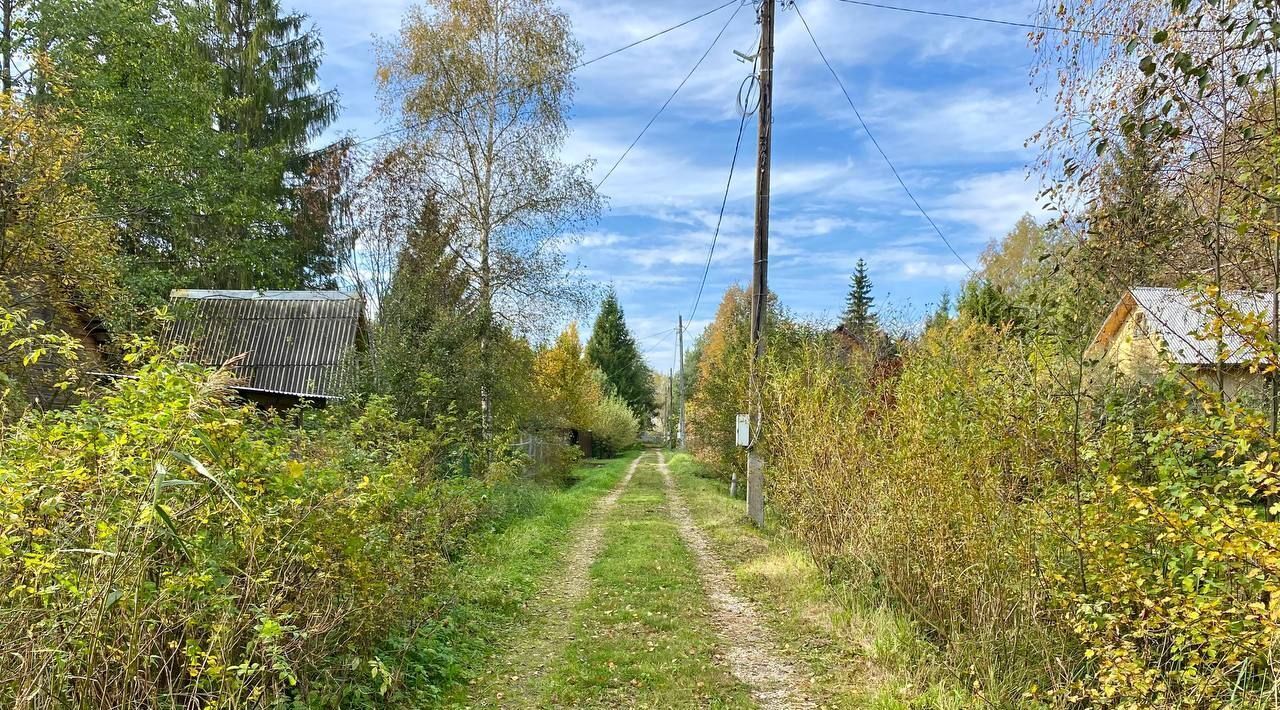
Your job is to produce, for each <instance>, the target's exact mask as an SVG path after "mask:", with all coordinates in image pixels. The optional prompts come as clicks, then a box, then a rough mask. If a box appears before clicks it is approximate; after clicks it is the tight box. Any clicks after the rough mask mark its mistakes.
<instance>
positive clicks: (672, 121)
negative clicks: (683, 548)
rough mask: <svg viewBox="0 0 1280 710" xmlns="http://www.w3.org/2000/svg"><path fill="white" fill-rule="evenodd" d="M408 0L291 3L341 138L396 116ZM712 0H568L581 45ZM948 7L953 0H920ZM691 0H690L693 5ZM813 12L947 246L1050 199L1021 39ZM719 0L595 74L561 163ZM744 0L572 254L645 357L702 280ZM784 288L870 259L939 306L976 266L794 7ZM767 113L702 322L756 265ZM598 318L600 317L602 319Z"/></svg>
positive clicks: (638, 29)
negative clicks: (377, 83) (336, 94)
mask: <svg viewBox="0 0 1280 710" xmlns="http://www.w3.org/2000/svg"><path fill="white" fill-rule="evenodd" d="M1037 2H1038V0H973V1H972V2H968V3H966V4H965V11H966V12H969V13H973V14H979V15H986V16H991V17H999V18H1005V19H1012V20H1019V19H1025V18H1026V17H1028V16H1029V15H1030V14H1031V13H1032V12H1034V11H1035V9H1036V4H1037ZM410 4H411V3H410V2H409V0H367V1H366V2H362V3H354V4H353V3H350V2H346V1H345V0H344V1H342V2H339V0H308V1H306V2H303V1H302V0H297V1H295V2H294V3H293V4H292V7H293V9H297V10H300V11H302V12H305V13H308V14H309V15H311V17H312V19H313V21H314V22H315V24H316V26H317V27H318V29H319V30H320V32H321V33H322V35H323V36H324V39H325V41H326V47H327V51H328V58H327V60H326V63H325V66H324V69H323V71H322V76H321V84H322V86H324V87H326V88H328V87H334V88H337V89H339V90H340V91H341V92H342V95H343V104H344V117H343V118H342V120H341V121H340V122H339V124H338V125H337V126H335V127H334V129H332V130H331V131H330V133H331V134H334V135H336V134H337V133H340V132H343V131H353V132H356V133H358V134H360V135H371V134H373V133H376V132H380V131H381V130H385V129H386V128H387V124H385V123H384V122H382V120H381V117H380V107H379V102H378V99H377V97H376V95H375V91H374V85H373V75H374V69H375V66H374V53H373V49H374V42H373V37H374V36H375V35H380V36H384V37H387V36H392V35H394V34H395V33H396V32H397V30H398V28H399V26H400V22H401V17H402V15H403V12H404V11H405V10H406V9H407V8H408V7H409V6H410ZM713 4H714V1H713V0H707V2H705V3H703V2H698V3H689V2H688V0H561V2H560V6H561V7H562V8H563V9H564V10H565V11H566V12H567V13H568V14H569V16H570V19H571V21H572V23H573V27H574V32H575V36H576V37H577V38H578V40H579V41H580V42H581V43H582V46H583V56H584V57H592V56H596V55H598V54H601V53H603V52H606V51H609V50H612V49H615V48H617V47H620V46H622V45H624V44H626V43H628V42H632V41H635V40H637V39H640V38H642V37H644V36H647V35H649V34H652V33H653V32H656V31H658V30H661V29H663V28H665V27H669V26H671V25H674V24H675V23H677V22H680V21H683V20H685V19H688V18H689V17H692V16H693V15H695V14H697V13H699V12H702V11H703V10H705V9H709V8H710V7H711V6H713ZM912 4H913V6H917V7H921V8H925V9H937V10H943V11H946V10H953V9H954V3H953V2H952V1H951V0H913V3H912ZM695 5H696V6H695ZM800 6H801V9H802V11H803V12H804V13H805V17H806V19H807V20H808V21H809V24H810V26H811V27H812V28H813V29H814V32H815V33H816V34H817V36H818V39H819V41H820V42H821V43H822V44H823V48H824V50H826V53H827V56H828V58H829V59H830V60H831V61H832V63H833V65H834V66H835V67H836V70H837V71H838V72H839V73H840V74H841V76H842V77H843V78H844V80H845V82H846V86H847V88H848V89H849V91H850V93H851V95H852V96H853V98H854V100H855V101H856V102H857V103H858V106H859V108H860V109H861V110H862V111H863V115H864V117H865V118H866V119H867V121H868V123H869V124H870V125H871V129H872V130H873V131H874V132H875V134H876V137H877V139H878V140H879V141H880V143H881V145H882V146H883V147H884V149H885V150H886V151H887V152H888V153H889V155H890V156H891V157H892V158H893V160H894V161H895V163H896V164H897V166H898V168H899V170H900V172H901V174H902V177H903V179H904V180H905V181H906V182H907V184H908V185H909V186H910V187H911V189H912V190H913V192H915V194H916V196H917V198H918V199H919V200H920V202H921V204H922V205H924V207H925V209H926V210H928V211H929V213H930V214H931V215H932V216H933V218H934V219H935V221H936V222H937V223H938V225H939V227H940V228H941V229H942V230H943V232H944V233H945V234H946V235H947V237H948V239H949V240H951V241H952V243H953V244H954V245H955V246H956V248H957V249H959V250H960V252H961V254H962V256H964V257H965V258H966V259H967V260H970V263H973V260H974V259H976V256H977V254H978V252H979V251H980V250H981V249H982V247H983V246H984V245H985V243H986V242H987V241H988V240H990V239H993V238H998V237H999V236H1000V235H1002V234H1004V233H1005V231H1007V230H1008V229H1009V228H1010V227H1011V226H1012V225H1013V223H1014V222H1015V221H1016V220H1017V219H1018V217H1020V216H1021V215H1022V214H1023V213H1026V212H1031V213H1032V214H1038V200H1037V199H1036V195H1037V193H1038V190H1039V184H1038V182H1036V181H1034V180H1032V181H1028V180H1027V179H1026V172H1025V166H1026V164H1027V163H1028V162H1029V161H1030V158H1031V156H1030V154H1029V152H1028V150H1027V149H1026V148H1024V146H1023V142H1024V141H1025V139H1026V138H1027V137H1028V135H1029V134H1030V133H1031V132H1033V131H1034V130H1035V129H1036V128H1038V127H1039V126H1040V125H1041V124H1042V123H1043V120H1044V118H1045V115H1046V112H1047V110H1048V107H1046V106H1044V105H1042V104H1041V103H1039V102H1038V97H1037V95H1036V93H1035V92H1034V91H1033V90H1032V88H1031V87H1030V86H1029V85H1028V82H1027V67H1028V65H1029V64H1030V62H1031V61H1032V59H1033V57H1032V56H1031V53H1030V52H1029V51H1028V50H1027V48H1026V38H1025V35H1024V33H1023V32H1021V31H1019V30H1016V29H1010V28H1002V27H995V26H988V25H975V24H971V23H963V22H960V21H956V20H948V19H945V18H930V17H922V16H917V15H905V14H903V13H898V12H893V11H888V10H882V9H875V8H869V7H861V6H854V5H849V4H847V3H841V2H838V1H837V0H802V2H801V3H800ZM731 12H732V9H726V10H724V11H722V12H719V13H716V14H715V15H712V16H710V17H707V18H704V19H702V20H699V21H698V22H696V23H693V24H690V25H688V26H686V27H683V28H681V29H679V30H676V31H673V32H670V33H668V34H665V35H663V36H662V37H660V38H658V39H655V40H653V41H651V42H647V43H644V44H641V45H639V46H637V47H635V48H633V49H631V50H628V51H626V52H623V53H621V54H618V55H616V56H613V57H610V58H608V59H606V60H604V61H601V62H598V63H596V64H593V65H591V66H590V67H587V68H585V69H584V70H582V71H581V72H579V73H578V75H577V76H576V77H575V78H576V79H577V92H576V95H575V105H574V107H573V109H572V116H571V120H570V129H571V134H570V137H569V139H568V142H567V144H566V145H565V147H564V150H563V152H562V157H563V159H564V160H566V161H567V162H579V161H583V160H588V159H590V160H594V161H595V168H594V170H595V175H596V177H597V179H598V178H600V177H602V176H603V175H604V171H606V170H607V169H608V168H609V167H610V166H611V165H612V163H613V162H614V161H615V160H616V159H617V158H618V156H619V155H621V154H622V152H623V150H625V149H626V147H627V145H628V144H629V143H630V142H631V141H632V139H634V138H635V136H636V134H637V133H638V132H639V130H640V129H641V127H643V126H644V124H645V122H646V121H648V120H649V117H650V116H651V115H652V114H653V112H654V110H656V108H657V107H658V105H659V104H660V103H661V102H662V101H663V100H665V99H666V97H667V96H668V95H669V94H670V92H671V90H672V89H673V88H674V87H675V85H676V84H677V83H678V82H679V81H680V79H681V78H682V77H683V76H684V75H685V73H686V72H688V70H689V68H690V67H691V66H692V65H693V63H694V62H695V61H697V59H698V57H699V56H700V55H701V54H702V52H703V51H705V49H706V47H707V46H708V45H709V44H710V42H711V39H712V37H714V35H715V33H716V32H718V31H719V30H720V28H721V27H722V26H723V25H724V22H725V21H726V20H727V19H728V17H729V13H731ZM754 19H755V18H754V12H753V10H752V6H751V5H750V4H748V5H746V6H745V7H743V9H742V10H741V11H740V12H739V13H738V16H737V17H736V18H735V19H734V21H733V23H732V25H730V27H729V29H728V30H727V31H726V32H725V35H724V37H723V39H722V40H721V43H720V44H719V45H718V46H717V47H716V49H715V50H714V51H712V52H711V54H710V55H709V56H708V57H707V60H706V61H705V63H704V64H703V66H702V67H701V68H700V69H699V70H698V72H697V73H696V74H695V75H694V76H693V78H692V79H691V80H690V81H689V83H688V85H687V86H686V87H685V88H684V89H683V90H682V91H681V93H680V95H679V96H678V97H677V98H676V100H675V101H673V102H672V104H671V105H670V106H669V107H668V109H667V110H666V112H665V113H664V114H663V115H662V117H661V118H660V119H659V120H658V121H657V123H655V124H654V126H653V127H652V128H651V129H650V130H649V132H648V134H647V135H646V136H645V137H644V139H643V140H642V141H641V142H640V143H639V144H638V145H637V146H636V147H635V149H634V150H632V152H631V154H630V155H629V156H628V157H627V159H626V161H625V162H623V164H622V165H621V166H619V167H618V169H617V170H616V171H615V172H614V174H613V175H612V176H611V177H610V178H609V181H608V182H607V183H606V184H605V186H604V189H603V192H604V193H606V194H607V196H608V198H609V200H608V204H609V207H608V211H607V212H606V214H605V215H604V217H603V219H602V220H601V222H600V224H599V225H597V226H596V228H594V229H592V230H590V231H588V232H586V233H583V234H581V235H578V236H579V238H578V239H577V240H576V243H574V244H572V245H571V246H568V247H566V249H567V251H568V252H569V253H570V257H571V260H572V261H576V262H580V263H581V264H582V266H583V268H584V272H585V273H586V274H587V275H588V276H589V277H590V278H592V279H594V280H596V281H598V282H600V283H612V284H614V285H615V287H616V288H617V291H618V294H619V298H620V299H621V300H622V305H623V306H624V308H625V310H626V313H627V318H628V322H629V323H630V324H631V326H632V330H633V331H634V332H635V333H636V334H637V335H650V334H654V333H657V332H658V331H663V330H666V331H668V332H666V333H659V334H658V335H656V337H654V338H651V339H649V340H648V341H646V342H645V343H642V344H641V347H642V349H643V350H644V351H645V353H646V356H647V357H649V360H650V362H651V363H652V364H653V365H654V366H655V367H658V368H661V369H663V370H664V371H665V369H666V368H667V367H668V366H669V365H670V363H671V361H672V353H673V347H674V337H673V336H672V334H671V332H670V329H671V328H672V327H673V326H674V322H673V320H674V317H675V314H677V313H680V312H682V311H687V310H688V309H689V306H690V305H691V303H692V300H693V296H694V294H695V292H696V289H697V287H698V285H699V284H700V283H701V281H702V273H703V268H704V266H705V265H706V261H707V255H708V250H709V248H710V244H711V241H712V234H713V231H714V229H715V225H716V222H717V220H718V219H719V213H720V201H721V199H722V197H723V195H724V189H725V183H726V180H727V178H728V171H729V163H730V159H731V157H732V155H733V149H734V138H735V135H736V133H737V130H738V125H739V120H740V114H739V112H738V111H739V107H738V95H739V90H740V88H741V86H742V81H743V79H744V78H745V77H746V76H747V75H748V72H749V71H750V67H749V65H746V64H744V63H742V62H741V61H740V60H739V59H738V57H736V56H735V55H734V54H733V50H735V49H736V50H740V51H742V52H744V53H747V54H750V53H752V52H754V51H755V44H756V38H757V34H758V28H757V26H756V25H755V23H754ZM776 68H777V77H776V78H777V86H776V93H775V100H776V103H775V109H776V114H775V123H774V140H775V143H774V154H773V170H774V172H773V181H772V183H773V186H772V187H773V189H772V225H771V227H772V229H771V234H772V240H771V249H770V252H771V254H770V255H771V259H770V270H771V278H770V281H771V284H773V286H774V288H775V290H776V291H777V292H778V294H779V296H780V298H781V299H782V301H783V302H784V303H785V304H786V305H788V306H789V307H791V308H792V309H793V310H795V311H797V312H798V313H801V314H811V315H822V314H830V313H833V312H838V311H839V308H840V305H841V303H842V302H843V298H844V293H845V290H846V289H847V286H848V278H849V273H850V272H851V271H852V269H853V265H854V263H855V262H856V261H857V260H858V259H859V258H863V259H866V260H867V262H868V263H869V264H870V265H871V272H872V277H873V279H874V280H875V282H876V285H877V288H876V295H877V297H878V298H879V299H880V301H879V303H881V304H885V305H888V302H889V301H895V302H910V303H917V304H928V303H932V302H935V301H936V300H937V297H938V294H939V293H940V292H941V291H942V290H943V289H944V288H949V289H951V290H953V291H954V290H955V288H956V286H957V285H958V283H959V282H960V280H962V279H963V278H964V276H965V273H966V272H965V269H964V267H963V266H961V265H960V264H959V262H958V261H957V260H956V259H955V257H953V256H952V255H951V253H950V252H949V251H948V250H947V248H946V246H945V245H943V244H942V242H941V240H939V239H938V238H937V235H936V234H934V233H933V232H932V230H931V229H930V228H929V226H928V224H927V223H926V222H925V221H924V220H923V218H922V217H921V216H920V214H919V213H918V212H917V211H916V209H915V207H914V206H913V205H912V204H911V202H910V201H909V200H908V199H907V198H906V196H905V195H904V194H903V192H902V190H901V188H900V187H899V186H898V184H897V182H896V180H895V179H894V177H893V175H892V174H891V173H890V172H889V170H888V168H887V167H886V166H885V165H884V163H883V161H882V160H881V158H880V156H879V154H878V153H877V152H876V151H875V149H874V147H873V146H872V145H871V144H870V142H869V141H868V139H867V136H866V134H865V132H863V130H862V128H861V126H860V125H859V124H858V122H857V120H856V119H855V118H854V116H853V115H852V112H850V111H849V107H848V104H847V103H846V102H845V99H844V96H843V95H842V94H841V93H840V90H839V88H838V87H837V86H836V85H835V83H834V82H833V81H832V79H831V76H830V75H829V74H828V73H827V69H826V67H825V66H823V65H822V63H821V60H820V59H819V58H818V56H817V54H816V53H815V52H814V50H813V47H812V46H811V44H810V41H809V38H808V35H807V34H805V33H804V30H803V28H802V27H801V26H800V24H799V22H798V19H797V17H796V15H795V13H794V11H792V10H789V9H784V10H782V11H781V13H780V16H779V22H778V34H777V61H776ZM755 146H756V141H755V117H754V116H752V117H750V118H748V120H747V123H746V131H745V135H744V136H743V140H742V146H741V152H740V155H739V157H738V171H737V173H736V175H734V180H733V187H732V190H731V191H730V194H729V200H728V204H727V209H726V212H725V215H724V219H723V223H722V225H721V234H720V236H719V239H718V240H717V243H716V252H715V257H714V258H713V259H712V262H711V268H710V270H709V272H708V275H707V282H706V284H707V285H706V292H705V294H704V295H703V298H702V304H701V305H700V306H699V309H698V317H697V321H696V322H694V323H692V324H691V326H690V329H691V335H690V339H692V333H696V332H697V331H698V330H700V329H701V328H702V327H704V326H705V325H706V323H707V322H709V319H710V318H711V317H712V315H713V314H714V312H715V308H716V305H717V304H718V303H719V301H720V298H721V295H722V293H723V290H724V288H725V287H727V286H728V285H729V284H731V283H734V282H739V283H741V282H745V281H746V280H748V278H749V276H750V270H751V262H752V257H751V241H752V238H751V234H752V224H753V218H754V209H753V207H754V199H753V193H754V177H755V174H754V167H755V166H754V162H755ZM586 326H589V321H588V322H587V324H586Z"/></svg>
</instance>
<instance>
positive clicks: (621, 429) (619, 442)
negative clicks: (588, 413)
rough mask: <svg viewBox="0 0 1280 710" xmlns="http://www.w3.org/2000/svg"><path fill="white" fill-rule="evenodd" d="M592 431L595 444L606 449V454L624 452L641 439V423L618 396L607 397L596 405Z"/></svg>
mask: <svg viewBox="0 0 1280 710" xmlns="http://www.w3.org/2000/svg"><path fill="white" fill-rule="evenodd" d="M592 420H593V421H592V425H591V430H592V434H593V435H594V437H595V439H594V441H595V442H598V443H599V444H600V445H601V446H603V447H604V449H603V450H604V452H605V453H606V454H614V453H617V452H619V451H624V450H626V449H629V448H631V447H632V446H634V445H635V443H636V441H638V440H639V438H640V422H639V421H638V420H637V419H636V415H635V414H634V413H633V412H632V411H631V407H629V406H628V405H627V402H626V400H624V399H622V398H621V397H619V396H617V395H612V394H611V395H606V396H605V397H603V398H602V399H601V400H600V401H599V402H598V403H597V404H596V405H595V411H594V413H593V415H592Z"/></svg>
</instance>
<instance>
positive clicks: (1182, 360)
mask: <svg viewBox="0 0 1280 710" xmlns="http://www.w3.org/2000/svg"><path fill="white" fill-rule="evenodd" d="M1223 296H1224V298H1225V300H1226V301H1227V302H1228V303H1229V304H1230V305H1231V308H1233V309H1234V310H1236V311H1238V312H1239V313H1241V314H1243V315H1247V316H1250V317H1254V318H1257V317H1261V318H1263V322H1265V323H1271V322H1273V317H1272V316H1271V314H1272V303H1273V301H1272V296H1271V294H1270V293H1266V292H1258V291H1229V292H1227V293H1225V294H1223ZM1213 320H1214V314H1213V313H1212V309H1211V308H1209V307H1208V306H1207V305H1206V304H1204V303H1203V301H1202V298H1201V297H1200V296H1199V295H1198V294H1196V293H1195V292H1191V291H1184V290H1181V289H1176V288H1157V287H1150V286H1144V287H1135V288H1131V289H1129V290H1128V291H1126V292H1125V293H1124V295H1123V296H1121V298H1120V301H1119V303H1117V304H1116V306H1115V308H1113V309H1112V310H1111V313H1110V314H1108V315H1107V318H1106V319H1105V320H1104V321H1103V323H1102V327H1101V328H1100V329H1099V330H1098V334H1097V335H1096V336H1095V337H1094V339H1093V342H1092V344H1090V346H1089V349H1088V350H1087V351H1086V352H1085V354H1086V356H1087V357H1090V358H1091V359H1093V360H1095V361H1097V362H1099V363H1102V364H1106V365H1109V366H1110V367H1111V368H1113V369H1114V370H1115V371H1116V372H1118V373H1120V374H1122V375H1126V376H1128V377H1131V378H1135V379H1143V380H1147V379H1153V378H1155V377H1158V376H1160V375H1162V374H1165V373H1167V372H1169V371H1170V369H1171V368H1182V369H1183V370H1184V371H1185V372H1187V373H1188V374H1190V375H1191V376H1193V377H1196V378H1197V379H1199V380H1202V381H1204V380H1208V378H1210V377H1213V376H1216V373H1217V369H1218V366H1219V363H1220V364H1221V366H1222V369H1223V374H1224V386H1225V389H1226V391H1227V394H1228V395H1234V394H1236V393H1238V392H1240V391H1241V390H1243V389H1245V388H1247V387H1250V386H1253V385H1255V384H1256V383H1257V382H1259V381H1260V376H1259V375H1258V374H1256V373H1254V372H1251V371H1250V370H1251V368H1250V365H1251V363H1252V362H1253V361H1254V359H1255V352H1254V349H1253V348H1252V347H1251V346H1250V344H1249V343H1248V341H1247V339H1246V338H1245V337H1244V336H1243V335H1242V334H1241V333H1240V332H1238V331H1236V330H1234V329H1231V328H1227V329H1226V330H1225V332H1223V333H1222V335H1221V337H1215V336H1213V335H1211V334H1210V332H1209V331H1210V325H1211V324H1212V322H1213Z"/></svg>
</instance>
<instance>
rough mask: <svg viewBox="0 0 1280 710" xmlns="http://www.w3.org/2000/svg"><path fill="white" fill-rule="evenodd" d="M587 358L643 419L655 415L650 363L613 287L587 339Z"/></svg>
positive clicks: (601, 306) (602, 304)
mask: <svg viewBox="0 0 1280 710" xmlns="http://www.w3.org/2000/svg"><path fill="white" fill-rule="evenodd" d="M587 357H588V358H589V359H590V360H591V362H592V363H593V364H594V365H595V366H596V367H598V368H600V371H601V372H603V373H604V375H605V379H606V380H607V384H608V387H609V389H610V390H612V392H613V394H616V395H618V396H619V397H621V398H622V399H623V400H625V401H626V403H627V406H628V407H630V408H631V411H632V412H634V413H635V415H636V416H637V417H639V418H640V419H641V420H642V421H644V420H647V419H648V418H649V416H650V415H652V414H653V412H654V410H655V408H656V407H655V399H656V397H655V395H654V392H653V380H652V376H651V373H650V371H649V366H648V365H646V364H645V362H644V358H643V357H642V356H641V355H640V349H639V347H637V346H636V341H635V338H633V337H632V336H631V332H630V331H629V330H628V329H627V323H626V320H625V318H624V317H623V314H622V307H621V306H620V305H618V296H617V294H616V293H614V291H613V289H610V290H609V292H608V293H607V294H605V297H604V301H603V302H602V303H601V304H600V315H599V316H597V317H596V323H595V326H594V327H593V328H592V330H591V339H590V340H588V341H587Z"/></svg>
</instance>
